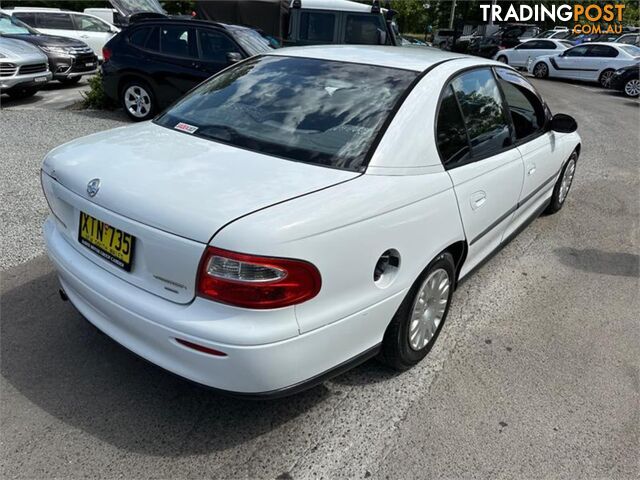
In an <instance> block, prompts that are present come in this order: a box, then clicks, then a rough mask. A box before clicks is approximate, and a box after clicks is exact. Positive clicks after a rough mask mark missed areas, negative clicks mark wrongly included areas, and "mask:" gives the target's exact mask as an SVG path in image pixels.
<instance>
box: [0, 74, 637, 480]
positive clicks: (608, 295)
mask: <svg viewBox="0 0 640 480" xmlns="http://www.w3.org/2000/svg"><path fill="white" fill-rule="evenodd" d="M536 85H538V86H539V88H540V90H541V91H542V93H543V94H544V95H545V97H546V98H547V100H548V101H549V104H550V106H551V108H552V110H553V111H563V112H566V113H569V114H571V115H574V116H575V117H576V118H577V119H578V122H579V124H580V132H581V134H582V136H583V140H584V145H583V153H582V156H581V158H580V163H579V166H578V171H577V174H576V179H575V184H574V186H573V188H572V191H571V193H570V195H569V199H568V201H567V204H566V205H565V208H564V209H563V210H562V211H561V212H560V213H559V214H557V215H554V216H550V217H543V218H540V219H538V220H536V221H535V222H534V223H533V224H532V225H531V226H529V227H528V228H527V229H526V230H525V231H524V232H522V233H521V234H520V236H519V237H518V238H517V239H516V240H514V241H513V242H512V243H510V244H509V245H507V246H506V247H505V248H504V249H503V250H502V251H501V252H499V253H498V254H497V255H496V256H495V257H494V258H493V259H492V260H491V261H490V262H489V263H487V264H486V265H485V266H484V267H483V268H482V269H480V270H479V271H478V272H477V273H476V274H475V275H473V276H472V277H470V278H469V279H468V280H467V281H465V282H464V283H463V284H462V285H461V286H460V288H459V289H458V290H457V291H456V293H455V296H454V304H453V306H452V309H451V311H450V314H449V319H448V320H447V325H445V328H444V330H443V332H442V335H441V337H440V339H439V341H438V343H437V344H436V346H435V347H434V349H433V351H432V352H431V353H430V355H429V356H428V357H427V358H426V359H425V360H424V361H423V362H422V363H421V364H420V365H418V366H417V367H416V368H414V369H412V370H410V371H408V372H405V373H403V374H401V375H395V374H393V373H391V372H389V371H388V370H386V369H385V368H383V367H381V366H380V365H378V364H377V363H375V362H368V363H366V364H364V365H362V366H360V367H358V368H356V369H355V370H353V371H351V372H348V373H347V374H345V375H342V376H340V377H338V378H336V379H333V380H332V381H329V382H326V383H325V384H324V385H321V386H319V387H317V388H314V389H312V390H310V391H308V392H305V393H303V394H300V395H297V396H294V397H291V398H285V399H282V400H278V401H273V402H244V401H238V400H233V399H227V398H224V397H220V396H217V395H215V394H212V393H211V392H209V391H206V390H203V389H200V388H197V387H194V386H193V385H191V384H189V383H187V382H184V381H182V380H180V379H177V378H176V377H174V376H171V375H169V374H167V373H166V372H164V371H161V370H159V369H158V368H156V367H153V366H151V365H149V364H147V363H145V362H143V361H141V360H140V359H139V358H137V357H135V356H133V355H132V354H130V353H128V352H127V351H125V350H123V349H122V348H120V347H119V346H117V345H115V344H114V342H112V341H111V340H109V339H108V338H107V337H105V336H104V335H101V334H99V333H97V332H96V330H95V329H94V328H92V327H91V326H89V325H88V324H87V323H86V322H85V321H84V320H83V319H82V318H81V317H80V315H78V313H77V312H76V311H75V310H74V309H73V307H72V306H70V305H69V304H68V303H62V302H60V300H59V298H58V297H57V288H58V285H57V280H56V278H55V274H54V273H53V271H52V269H51V265H50V263H49V261H48V260H47V259H46V257H44V256H43V255H42V244H41V236H40V224H41V220H42V217H43V216H44V214H45V212H46V205H45V204H44V202H43V201H42V199H41V198H42V197H41V193H40V188H39V185H38V178H37V171H38V165H39V162H40V160H41V158H42V156H43V155H44V153H45V152H46V151H47V150H49V149H50V148H52V147H53V146H55V145H57V144H59V143H62V142H63V141H66V140H68V139H71V138H74V137H78V136H81V135H83V134H85V133H90V132H92V131H96V130H100V129H104V128H110V127H113V126H117V125H119V124H120V119H119V117H113V116H110V117H109V118H106V119H100V118H97V116H96V115H94V114H87V113H77V112H51V111H35V110H33V111H29V112H24V111H15V110H3V111H2V112H0V130H1V131H2V137H3V149H2V151H1V153H0V161H1V162H2V165H3V167H4V169H3V170H4V171H3V176H2V198H1V199H0V208H1V209H2V220H3V222H4V225H3V226H2V232H3V234H2V236H3V247H2V262H3V264H2V268H3V272H2V297H1V308H2V322H1V323H0V328H1V331H0V346H1V349H0V352H1V355H2V357H1V360H2V361H1V363H0V367H1V371H2V378H1V379H0V397H1V401H0V431H1V432H2V436H1V437H0V476H1V477H2V478H52V477H61V478H96V477H103V478H251V479H253V478H271V479H274V478H279V479H291V478H295V479H300V478H460V477H464V478H523V479H529V478H571V479H573V478H593V479H595V478H598V479H604V478H606V479H609V478H611V479H613V478H616V479H632V478H633V479H635V478H638V477H639V476H640V471H639V469H638V461H637V458H638V457H637V454H638V451H639V450H640V427H639V426H640V416H639V412H640V381H639V365H638V359H639V358H640V350H639V349H640V332H639V323H638V311H640V304H639V296H638V291H639V287H640V284H639V276H640V273H639V260H638V250H639V248H640V243H639V238H638V219H639V218H640V202H638V199H639V195H638V194H639V192H640V176H639V175H638V174H639V168H638V161H637V158H638V151H639V150H640V140H639V139H638V135H637V129H635V130H634V128H636V127H637V125H638V124H639V120H640V110H639V108H638V102H637V101H633V100H627V99H624V98H622V97H620V96H617V95H615V94H612V93H610V92H604V91H602V90H600V89H598V88H592V87H588V86H584V85H572V84H569V83H562V82H549V81H547V82H536ZM5 132H6V133H5ZM25 133H26V134H28V137H25ZM7 140H8V141H7ZM5 145H8V147H5ZM5 172H6V173H5ZM28 259H30V260H28ZM26 260H28V261H26ZM8 267H10V268H8Z"/></svg>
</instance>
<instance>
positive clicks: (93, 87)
mask: <svg viewBox="0 0 640 480" xmlns="http://www.w3.org/2000/svg"><path fill="white" fill-rule="evenodd" d="M89 87H90V89H89V91H88V92H82V96H83V97H84V101H83V106H84V108H94V109H96V110H111V109H113V108H115V106H116V105H115V104H114V102H113V101H112V100H111V99H110V98H109V97H107V95H106V94H105V93H104V89H103V88H102V74H100V73H98V74H97V75H94V76H93V77H91V78H89Z"/></svg>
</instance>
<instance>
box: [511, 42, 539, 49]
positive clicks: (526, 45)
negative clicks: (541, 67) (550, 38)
mask: <svg viewBox="0 0 640 480" xmlns="http://www.w3.org/2000/svg"><path fill="white" fill-rule="evenodd" d="M537 43H538V42H537V41H535V40H532V41H530V42H524V43H521V44H520V45H518V46H517V47H516V50H531V49H533V48H536V47H535V45H536V44H537Z"/></svg>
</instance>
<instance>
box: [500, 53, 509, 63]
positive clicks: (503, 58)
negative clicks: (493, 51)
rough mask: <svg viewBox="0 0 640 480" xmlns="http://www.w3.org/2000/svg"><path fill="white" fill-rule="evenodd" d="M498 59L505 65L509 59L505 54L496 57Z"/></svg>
mask: <svg viewBox="0 0 640 480" xmlns="http://www.w3.org/2000/svg"><path fill="white" fill-rule="evenodd" d="M498 61H499V62H500V63H504V64H505V65H509V59H508V58H507V57H506V56H505V55H500V56H499V57H498Z"/></svg>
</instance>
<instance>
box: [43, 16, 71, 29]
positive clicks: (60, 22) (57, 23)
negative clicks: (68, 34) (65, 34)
mask: <svg viewBox="0 0 640 480" xmlns="http://www.w3.org/2000/svg"><path fill="white" fill-rule="evenodd" d="M38 28H51V29H57V30H75V26H74V25H73V20H72V19H71V15H69V14H68V13H38Z"/></svg>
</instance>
